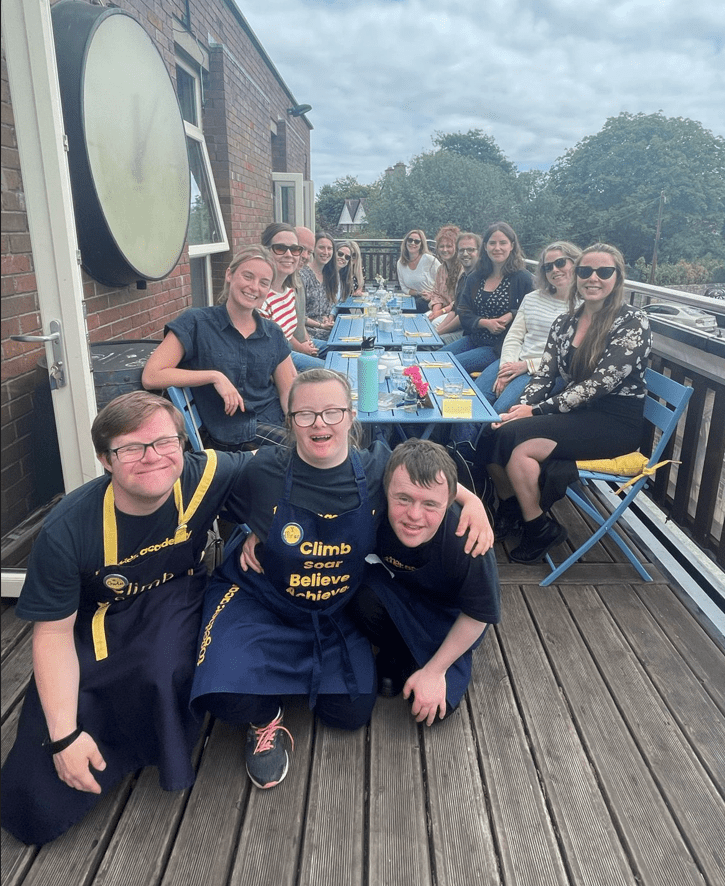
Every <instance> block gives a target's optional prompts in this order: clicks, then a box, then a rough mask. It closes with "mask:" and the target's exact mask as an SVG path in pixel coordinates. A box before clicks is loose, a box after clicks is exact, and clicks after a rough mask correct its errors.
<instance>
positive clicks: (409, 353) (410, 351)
mask: <svg viewBox="0 0 725 886" xmlns="http://www.w3.org/2000/svg"><path fill="white" fill-rule="evenodd" d="M417 349H418V346H417V345H403V347H402V348H401V351H400V361H401V363H402V364H403V366H412V365H413V364H414V363H415V362H416V359H415V352H416V351H417Z"/></svg>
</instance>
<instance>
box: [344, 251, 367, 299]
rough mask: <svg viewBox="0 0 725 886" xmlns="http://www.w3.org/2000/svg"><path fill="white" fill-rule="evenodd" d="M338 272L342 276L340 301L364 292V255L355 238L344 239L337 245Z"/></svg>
mask: <svg viewBox="0 0 725 886" xmlns="http://www.w3.org/2000/svg"><path fill="white" fill-rule="evenodd" d="M337 273H338V274H339V277H340V291H339V294H338V300H339V301H345V299H346V298H351V297H352V296H353V295H362V294H363V293H364V291H365V290H364V289H363V287H364V286H365V278H364V276H363V267H362V255H361V254H360V247H359V246H358V245H357V243H356V242H355V241H354V240H343V241H342V242H341V243H339V244H338V246H337Z"/></svg>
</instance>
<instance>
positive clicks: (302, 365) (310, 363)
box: [292, 342, 327, 372]
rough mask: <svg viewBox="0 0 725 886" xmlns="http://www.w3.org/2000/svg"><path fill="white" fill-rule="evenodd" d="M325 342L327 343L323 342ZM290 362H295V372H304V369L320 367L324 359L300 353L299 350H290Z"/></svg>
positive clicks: (323, 363) (322, 365)
mask: <svg viewBox="0 0 725 886" xmlns="http://www.w3.org/2000/svg"><path fill="white" fill-rule="evenodd" d="M325 344H327V343H326V342H325ZM292 362H293V363H294V364H295V369H296V370H297V372H304V371H305V369H322V368H323V367H324V365H325V361H324V360H322V359H320V357H313V356H312V354H302V353H301V352H300V351H292Z"/></svg>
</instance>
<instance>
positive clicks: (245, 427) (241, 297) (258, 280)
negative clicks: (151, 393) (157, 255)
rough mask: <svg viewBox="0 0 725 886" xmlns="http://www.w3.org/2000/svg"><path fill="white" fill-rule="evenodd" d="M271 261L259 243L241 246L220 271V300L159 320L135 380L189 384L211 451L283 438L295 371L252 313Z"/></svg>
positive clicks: (266, 285) (267, 323)
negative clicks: (158, 335) (159, 331)
mask: <svg viewBox="0 0 725 886" xmlns="http://www.w3.org/2000/svg"><path fill="white" fill-rule="evenodd" d="M276 273H277V266H276V264H275V262H274V261H273V259H272V255H271V254H270V253H269V252H268V251H267V249H265V247H264V246H247V247H246V248H245V249H243V250H242V251H241V252H240V253H238V255H236V256H235V257H234V259H233V261H232V263H231V264H230V265H229V267H228V268H227V271H226V275H225V280H224V289H223V290H222V294H221V296H220V297H219V304H216V305H214V306H213V307H207V308H190V309H189V310H187V311H184V312H183V313H182V314H180V315H179V316H178V317H176V319H174V320H171V321H170V322H169V323H167V324H166V327H165V329H164V340H163V341H162V342H161V344H160V345H159V346H158V347H157V348H156V350H155V351H154V352H153V354H151V356H150V357H149V359H148V361H147V363H146V366H145V367H144V371H143V375H142V377H141V378H142V382H143V385H144V387H145V388H148V389H150V390H160V389H162V388H168V387H169V386H170V385H174V386H176V387H180V388H182V387H192V388H195V391H194V400H195V402H196V406H197V409H198V410H199V416H200V418H201V421H202V424H203V428H202V434H203V437H204V439H205V441H207V442H208V443H209V445H211V447H212V448H214V449H221V450H236V449H250V448H254V449H256V448H257V447H258V446H260V445H262V444H263V443H272V444H274V443H280V442H281V441H282V440H283V439H284V428H283V425H284V413H285V412H286V409H287V395H288V393H289V388H290V385H291V384H292V380H293V379H294V377H295V375H296V374H297V373H296V371H295V367H294V364H293V363H292V358H291V356H290V348H289V344H288V343H287V339H286V338H285V335H284V333H283V332H282V330H281V329H280V327H279V326H278V325H277V324H276V323H273V322H272V321H271V320H267V319H265V318H264V317H262V316H261V315H260V314H259V307H260V306H261V305H262V303H263V302H264V300H265V299H266V298H267V296H268V295H269V292H270V290H271V288H272V281H273V280H274V278H275V275H276Z"/></svg>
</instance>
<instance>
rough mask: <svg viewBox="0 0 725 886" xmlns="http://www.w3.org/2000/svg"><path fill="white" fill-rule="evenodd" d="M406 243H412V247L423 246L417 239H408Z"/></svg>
mask: <svg viewBox="0 0 725 886" xmlns="http://www.w3.org/2000/svg"><path fill="white" fill-rule="evenodd" d="M405 242H406V243H410V244H411V245H412V246H420V244H421V241H420V240H419V239H418V238H417V237H408V239H407V240H406V241H405Z"/></svg>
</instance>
